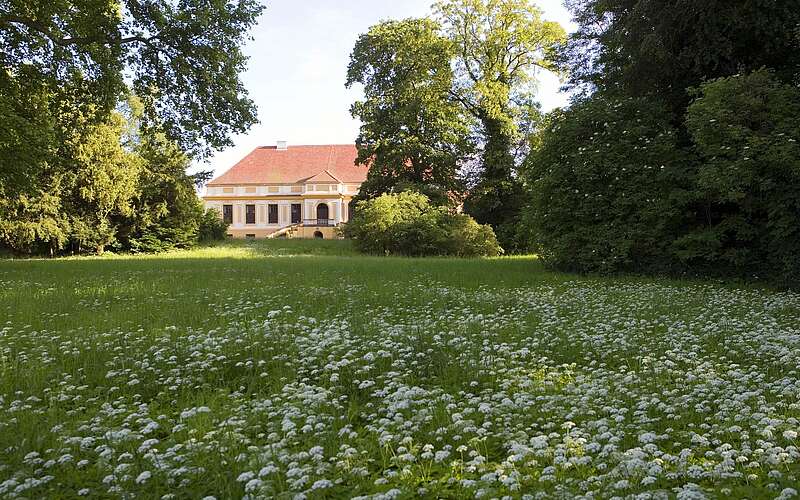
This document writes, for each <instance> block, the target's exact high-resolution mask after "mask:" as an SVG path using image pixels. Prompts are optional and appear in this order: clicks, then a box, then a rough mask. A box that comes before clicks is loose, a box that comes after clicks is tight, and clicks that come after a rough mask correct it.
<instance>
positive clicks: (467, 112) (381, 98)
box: [347, 0, 566, 249]
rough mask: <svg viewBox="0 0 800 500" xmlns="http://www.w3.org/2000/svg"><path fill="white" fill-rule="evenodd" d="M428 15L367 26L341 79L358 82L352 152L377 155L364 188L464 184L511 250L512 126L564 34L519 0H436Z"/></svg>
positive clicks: (468, 207) (468, 205) (517, 203)
mask: <svg viewBox="0 0 800 500" xmlns="http://www.w3.org/2000/svg"><path fill="white" fill-rule="evenodd" d="M433 14H434V17H433V18H432V19H408V20H405V21H389V22H384V23H381V24H378V25H376V26H373V27H372V28H371V29H370V30H369V32H368V33H366V34H364V35H362V36H361V37H360V38H359V39H358V42H357V43H356V46H355V48H354V50H353V53H352V54H351V62H350V67H349V73H348V81H347V85H352V84H353V83H355V82H358V83H362V84H364V86H365V99H364V100H363V101H360V102H357V103H356V104H355V105H354V106H353V108H352V112H353V115H354V116H356V117H358V118H360V119H361V120H362V123H363V125H362V128H361V133H360V135H359V140H358V145H359V151H360V154H361V156H360V159H361V160H366V159H369V158H372V159H374V161H375V163H374V164H373V169H374V171H373V172H372V173H371V174H370V179H369V180H368V181H367V183H366V185H365V189H364V196H366V197H370V196H376V195H378V194H381V193H383V192H388V191H389V190H390V188H394V187H395V186H396V185H399V184H402V183H403V182H405V183H408V184H414V185H417V187H416V189H423V190H425V189H426V187H427V188H430V187H431V186H437V187H447V189H449V190H450V191H455V190H456V188H458V191H461V192H463V188H461V187H460V184H461V181H463V184H464V185H465V186H466V187H467V189H468V195H467V197H466V200H465V202H464V208H465V211H467V212H468V213H470V214H471V215H473V216H474V217H475V218H476V219H477V220H478V221H479V222H481V223H489V224H491V225H492V226H493V227H494V228H495V230H498V236H499V238H500V239H501V242H502V243H503V245H504V246H507V247H508V248H510V249H514V248H515V247H516V244H515V242H514V237H515V236H514V235H515V233H516V219H517V217H518V215H519V210H520V207H521V205H522V197H523V196H524V193H523V191H522V188H521V184H520V181H519V179H518V176H517V171H516V169H517V166H518V164H519V161H520V158H519V156H518V152H519V150H520V145H525V144H527V141H526V140H525V139H524V138H523V137H522V134H520V130H524V131H529V130H530V129H531V124H532V123H535V122H536V121H537V120H538V119H539V109H538V105H537V104H536V101H535V98H534V89H535V83H536V78H535V77H536V72H537V71H538V70H541V69H546V70H553V69H555V65H554V60H555V50H556V48H557V47H558V46H559V44H560V43H561V42H563V40H564V38H565V36H566V35H565V32H564V30H563V28H562V27H561V26H559V25H558V24H557V23H555V22H551V21H545V20H544V19H542V13H541V11H540V10H539V9H538V8H537V7H536V6H534V5H533V4H531V3H530V2H528V1H526V0H443V1H439V2H437V3H436V4H434V6H433ZM470 145H473V146H474V147H475V149H476V150H477V151H479V152H480V154H479V155H478V156H475V155H473V154H471V153H472V150H471V148H470V147H469V146H470ZM404 158H409V159H404ZM411 158H414V160H410V159H411ZM414 165H426V166H424V167H418V166H414ZM467 166H469V167H470V168H465V167H467ZM420 168H422V170H426V169H427V170H428V171H430V172H431V173H432V172H436V175H431V174H426V175H423V176H420V175H419V171H420ZM415 169H416V170H417V173H416V174H415V173H413V172H409V171H413V170H415ZM404 171H405V173H404ZM459 177H460V178H459ZM420 186H421V187H420ZM426 192H427V193H428V194H431V192H430V189H429V191H426Z"/></svg>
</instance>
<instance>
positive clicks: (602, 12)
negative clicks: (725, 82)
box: [560, 0, 800, 126]
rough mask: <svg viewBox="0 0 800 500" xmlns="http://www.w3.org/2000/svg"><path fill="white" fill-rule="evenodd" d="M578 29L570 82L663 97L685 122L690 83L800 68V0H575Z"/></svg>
mask: <svg viewBox="0 0 800 500" xmlns="http://www.w3.org/2000/svg"><path fill="white" fill-rule="evenodd" d="M566 5H567V7H568V8H569V9H570V11H571V12H572V14H573V15H574V18H575V21H576V23H577V25H578V28H577V30H576V31H575V32H574V33H573V34H571V35H570V39H569V42H568V44H567V45H566V50H565V51H564V52H563V53H562V56H561V57H560V64H562V65H563V66H564V67H565V68H567V69H568V70H569V75H570V83H571V85H572V86H573V87H576V88H580V89H583V90H584V91H585V92H593V91H595V90H597V91H600V92H604V93H608V92H616V93H622V94H624V95H628V96H634V97H642V96H657V97H658V99H659V100H661V101H662V102H665V103H667V104H668V105H669V106H670V108H671V110H672V111H673V113H674V120H675V124H676V125H678V126H680V125H681V124H682V118H683V113H684V111H685V109H686V106H687V105H688V104H689V101H690V100H691V97H690V95H689V94H688V92H687V88H689V87H693V86H697V85H699V84H700V83H701V82H702V81H704V80H708V79H713V78H718V77H725V76H731V75H734V74H736V73H740V72H749V71H754V70H757V69H759V68H761V67H763V66H766V67H769V68H772V69H774V70H775V71H776V76H777V77H778V78H780V79H782V80H783V81H790V80H791V79H792V78H793V77H794V75H797V74H798V70H800V28H798V26H800V1H798V0H703V1H696V0H677V1H673V2H654V1H649V0H567V1H566Z"/></svg>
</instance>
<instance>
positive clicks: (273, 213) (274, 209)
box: [267, 203, 278, 224]
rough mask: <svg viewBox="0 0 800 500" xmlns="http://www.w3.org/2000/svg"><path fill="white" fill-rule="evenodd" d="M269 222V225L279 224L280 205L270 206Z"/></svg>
mask: <svg viewBox="0 0 800 500" xmlns="http://www.w3.org/2000/svg"><path fill="white" fill-rule="evenodd" d="M268 216H269V217H268V219H267V222H268V223H269V224H277V223H278V205H276V204H275V203H270V204H269V214H268Z"/></svg>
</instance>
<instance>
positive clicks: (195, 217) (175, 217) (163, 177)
mask: <svg viewBox="0 0 800 500" xmlns="http://www.w3.org/2000/svg"><path fill="white" fill-rule="evenodd" d="M142 133H143V136H142V137H141V140H140V143H139V144H137V145H136V148H135V151H136V152H137V154H138V155H139V157H140V158H141V160H142V162H143V165H144V167H143V169H142V175H141V180H140V183H139V190H138V193H137V196H136V200H135V204H134V209H133V211H132V214H131V216H130V217H128V218H126V219H125V220H124V221H123V223H122V228H121V233H122V235H121V240H122V241H121V243H122V247H123V248H126V249H130V250H132V251H134V252H155V251H162V250H169V249H172V248H186V247H189V246H192V245H194V244H195V243H196V242H197V239H198V230H199V226H200V221H201V220H202V218H203V213H204V212H203V205H202V202H201V201H200V199H199V198H198V197H197V194H196V192H195V186H194V181H193V179H192V177H190V176H189V175H187V174H186V169H187V167H188V166H189V159H188V157H187V156H186V155H185V154H183V152H181V151H180V150H179V149H178V147H177V146H176V145H175V144H174V143H172V142H170V141H168V140H167V139H166V137H164V135H163V134H160V133H156V132H152V131H148V130H143V132H142Z"/></svg>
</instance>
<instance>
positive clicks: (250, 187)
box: [244, 186, 258, 193]
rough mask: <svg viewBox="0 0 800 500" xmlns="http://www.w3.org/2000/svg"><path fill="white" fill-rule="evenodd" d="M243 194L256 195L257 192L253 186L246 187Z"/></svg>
mask: <svg viewBox="0 0 800 500" xmlns="http://www.w3.org/2000/svg"><path fill="white" fill-rule="evenodd" d="M244 192H245V193H256V192H258V189H257V188H256V187H255V186H247V187H246V188H244Z"/></svg>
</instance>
